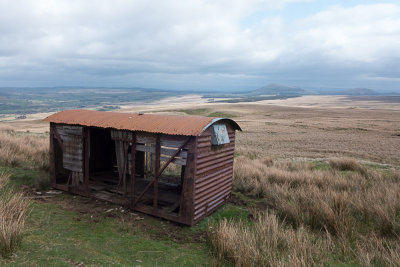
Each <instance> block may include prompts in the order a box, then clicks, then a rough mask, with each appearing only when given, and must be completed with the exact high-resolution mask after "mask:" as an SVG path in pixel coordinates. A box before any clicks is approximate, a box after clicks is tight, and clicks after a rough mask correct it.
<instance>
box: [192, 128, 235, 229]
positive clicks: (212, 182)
mask: <svg viewBox="0 0 400 267" xmlns="http://www.w3.org/2000/svg"><path fill="white" fill-rule="evenodd" d="M220 125H221V124H219V126H218V127H217V128H218V129H217V130H218V131H219V130H221V129H222V130H224V131H225V133H226V137H223V138H226V139H229V142H228V143H225V141H226V139H225V140H222V142H221V140H220V141H219V142H213V134H214V133H215V129H214V125H213V127H210V128H209V129H207V130H206V131H204V132H203V133H202V134H201V135H200V136H199V137H198V142H197V156H196V170H195V183H194V199H193V205H194V209H193V220H194V223H196V222H198V221H199V220H200V219H202V218H203V217H204V216H207V215H208V214H210V213H212V212H213V211H214V210H215V209H216V208H218V207H219V206H220V205H222V204H223V203H225V202H226V200H227V199H228V197H229V195H230V193H231V190H232V177H233V158H234V146H235V129H234V127H232V125H230V124H224V126H223V127H221V126H220ZM216 143H222V144H220V145H218V144H216Z"/></svg>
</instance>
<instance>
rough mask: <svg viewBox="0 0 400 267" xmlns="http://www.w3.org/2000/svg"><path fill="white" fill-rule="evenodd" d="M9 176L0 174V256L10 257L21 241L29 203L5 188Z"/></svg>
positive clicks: (19, 194) (16, 193)
mask: <svg viewBox="0 0 400 267" xmlns="http://www.w3.org/2000/svg"><path fill="white" fill-rule="evenodd" d="M8 178H9V176H8V175H7V174H5V173H1V174H0V255H1V256H2V257H8V256H10V255H11V254H12V253H13V252H14V250H15V249H16V247H17V246H18V244H19V243H20V241H21V239H22V232H23V229H24V225H25V215H26V212H27V210H28V206H29V201H28V200H27V199H26V198H24V196H23V194H22V193H18V192H14V191H13V190H12V189H10V188H7V186H6V184H7V182H8Z"/></svg>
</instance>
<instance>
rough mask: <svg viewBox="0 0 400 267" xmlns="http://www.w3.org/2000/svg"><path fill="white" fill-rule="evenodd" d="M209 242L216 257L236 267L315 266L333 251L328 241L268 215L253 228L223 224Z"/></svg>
mask: <svg viewBox="0 0 400 267" xmlns="http://www.w3.org/2000/svg"><path fill="white" fill-rule="evenodd" d="M209 238H210V240H211V244H212V246H213V247H214V249H215V251H216V252H217V257H218V258H219V259H220V260H223V259H229V260H230V261H231V262H233V263H234V264H235V266H314V265H318V264H322V263H323V262H322V261H323V259H324V256H326V255H324V254H327V253H329V250H330V241H329V238H327V239H325V240H324V239H321V238H320V237H319V236H318V235H315V234H313V233H311V232H310V231H309V230H307V229H306V228H303V227H301V228H298V229H296V230H294V229H292V228H290V227H287V226H286V225H285V224H284V223H282V222H280V221H279V220H278V218H277V217H276V216H275V215H274V214H272V213H270V212H268V211H267V212H265V213H264V214H258V215H257V216H256V220H255V222H254V224H251V225H249V224H246V223H243V222H241V221H240V222H239V223H235V222H232V221H227V220H223V221H221V222H220V223H219V224H218V226H217V227H216V229H215V230H214V231H213V232H211V233H210V235H209Z"/></svg>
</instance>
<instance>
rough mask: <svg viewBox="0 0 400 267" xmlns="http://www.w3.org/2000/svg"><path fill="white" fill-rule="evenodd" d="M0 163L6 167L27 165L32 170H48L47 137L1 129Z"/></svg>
mask: <svg viewBox="0 0 400 267" xmlns="http://www.w3.org/2000/svg"><path fill="white" fill-rule="evenodd" d="M0 162H1V164H3V165H6V166H21V165H29V166H30V167H32V168H34V169H48V166H49V140H48V136H47V135H45V136H39V135H33V134H26V133H18V132H15V131H13V130H11V129H2V130H1V131H0Z"/></svg>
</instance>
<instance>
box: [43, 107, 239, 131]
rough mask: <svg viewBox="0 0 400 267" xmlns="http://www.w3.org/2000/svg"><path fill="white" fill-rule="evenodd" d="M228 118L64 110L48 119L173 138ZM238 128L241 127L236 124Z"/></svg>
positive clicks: (202, 129) (56, 121)
mask: <svg viewBox="0 0 400 267" xmlns="http://www.w3.org/2000/svg"><path fill="white" fill-rule="evenodd" d="M222 119H223V120H230V119H225V118H210V117H202V116H175V115H155V114H143V115H139V114H132V113H119V112H105V111H93V110H82V109H74V110H64V111H60V112H58V113H55V114H53V115H50V116H48V117H47V118H45V119H44V120H45V121H47V122H54V123H63V124H72V125H82V126H94V127H101V128H113V129H118V130H130V131H143V132H149V133H164V134H172V135H186V136H197V135H199V134H200V133H202V132H203V131H204V130H205V129H206V128H207V127H208V126H210V125H211V124H212V123H213V122H216V121H218V120H222ZM230 121H232V122H233V124H234V125H235V127H236V128H237V129H239V130H240V127H239V125H237V124H236V122H234V121H233V120H230Z"/></svg>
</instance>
